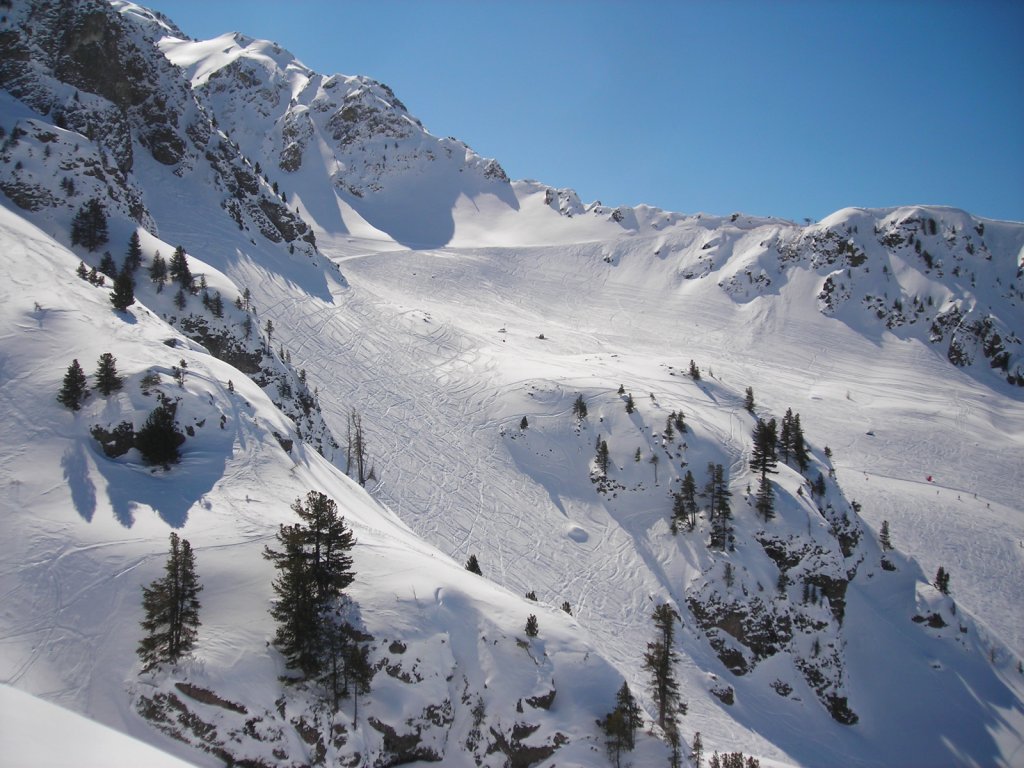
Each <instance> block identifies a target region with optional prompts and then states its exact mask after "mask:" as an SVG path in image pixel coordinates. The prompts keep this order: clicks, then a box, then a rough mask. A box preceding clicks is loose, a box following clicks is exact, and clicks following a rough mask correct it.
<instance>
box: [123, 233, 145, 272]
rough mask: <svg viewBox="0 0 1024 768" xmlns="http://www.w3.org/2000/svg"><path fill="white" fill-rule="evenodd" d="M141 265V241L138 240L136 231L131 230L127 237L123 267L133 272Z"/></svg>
mask: <svg viewBox="0 0 1024 768" xmlns="http://www.w3.org/2000/svg"><path fill="white" fill-rule="evenodd" d="M141 266H142V242H141V241H140V240H139V233H138V231H135V232H132V236H131V237H129V238H128V253H127V254H126V255H125V257H124V266H123V268H124V269H126V270H128V271H129V272H131V273H133V274H134V273H135V271H136V270H138V268H139V267H141Z"/></svg>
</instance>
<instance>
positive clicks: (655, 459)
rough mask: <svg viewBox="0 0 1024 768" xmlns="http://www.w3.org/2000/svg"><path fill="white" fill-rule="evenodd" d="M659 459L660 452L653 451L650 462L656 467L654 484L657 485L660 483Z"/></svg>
mask: <svg viewBox="0 0 1024 768" xmlns="http://www.w3.org/2000/svg"><path fill="white" fill-rule="evenodd" d="M659 461H660V459H659V458H658V454H656V453H652V454H651V458H650V459H648V463H649V464H651V465H652V466H653V467H654V484H655V485H657V484H658V462H659Z"/></svg>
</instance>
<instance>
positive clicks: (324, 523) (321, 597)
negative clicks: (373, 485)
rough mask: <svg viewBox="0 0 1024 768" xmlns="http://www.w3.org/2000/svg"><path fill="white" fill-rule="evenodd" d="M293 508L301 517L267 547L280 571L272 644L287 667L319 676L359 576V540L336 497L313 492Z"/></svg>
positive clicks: (282, 529) (266, 554)
mask: <svg viewBox="0 0 1024 768" xmlns="http://www.w3.org/2000/svg"><path fill="white" fill-rule="evenodd" d="M292 510H293V511H294V512H295V513H296V515H298V517H299V522H298V523H295V524H293V525H283V524H282V525H281V526H280V528H279V530H278V533H277V540H278V543H279V544H280V545H281V549H271V548H270V547H269V546H267V547H265V548H264V551H263V556H264V557H265V558H266V559H267V560H270V561H272V562H273V563H274V567H275V568H276V569H277V570H278V575H277V578H276V579H275V580H274V583H273V588H274V593H275V594H276V595H277V599H275V600H274V602H273V604H272V606H271V609H270V614H271V615H272V616H273V617H274V619H275V620H276V621H277V632H276V634H275V636H274V644H275V645H276V646H277V649H278V650H279V651H280V652H281V653H282V655H284V657H285V660H286V662H287V664H288V666H289V667H290V668H292V669H295V670H297V671H298V672H299V673H300V674H301V676H302V677H304V678H317V677H320V676H321V675H322V674H323V673H324V671H325V669H327V668H328V667H329V666H330V663H332V661H333V660H336V657H334V656H332V654H331V650H332V643H331V639H330V638H331V637H332V636H333V633H334V632H337V631H339V629H340V625H339V622H338V621H337V617H338V609H339V608H340V601H341V600H342V598H343V597H344V590H345V588H346V587H348V586H349V585H350V584H351V583H352V581H353V580H354V578H355V574H354V572H353V571H352V557H351V555H350V554H349V552H350V550H351V549H352V547H353V546H355V543H356V540H355V536H354V535H353V533H352V531H351V529H350V528H349V527H348V525H347V524H346V523H345V518H344V517H342V516H341V515H339V514H338V507H337V504H336V503H335V502H334V500H333V499H331V498H329V497H327V496H326V495H325V494H323V493H320V492H318V491H310V492H309V493H308V494H307V495H306V499H305V502H303V500H302V499H296V500H295V503H294V504H292Z"/></svg>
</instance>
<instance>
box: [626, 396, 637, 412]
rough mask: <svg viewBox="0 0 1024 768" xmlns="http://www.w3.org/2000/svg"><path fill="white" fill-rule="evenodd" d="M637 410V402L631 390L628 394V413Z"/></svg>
mask: <svg viewBox="0 0 1024 768" xmlns="http://www.w3.org/2000/svg"><path fill="white" fill-rule="evenodd" d="M635 410H636V404H635V403H634V402H633V393H632V392H630V393H629V394H628V395H626V413H632V412H633V411H635Z"/></svg>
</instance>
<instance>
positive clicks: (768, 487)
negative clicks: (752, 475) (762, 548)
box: [754, 475, 775, 523]
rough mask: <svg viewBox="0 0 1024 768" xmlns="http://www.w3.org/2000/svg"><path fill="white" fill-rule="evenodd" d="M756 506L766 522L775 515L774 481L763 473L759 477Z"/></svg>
mask: <svg viewBox="0 0 1024 768" xmlns="http://www.w3.org/2000/svg"><path fill="white" fill-rule="evenodd" d="M754 506H755V508H756V509H757V512H758V514H759V515H761V517H763V518H764V521H765V522H766V523H767V522H768V521H769V520H771V519H772V518H773V517H775V494H774V492H773V491H772V481H771V480H769V479H768V475H761V477H760V478H758V481H757V500H756V501H755V503H754Z"/></svg>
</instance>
